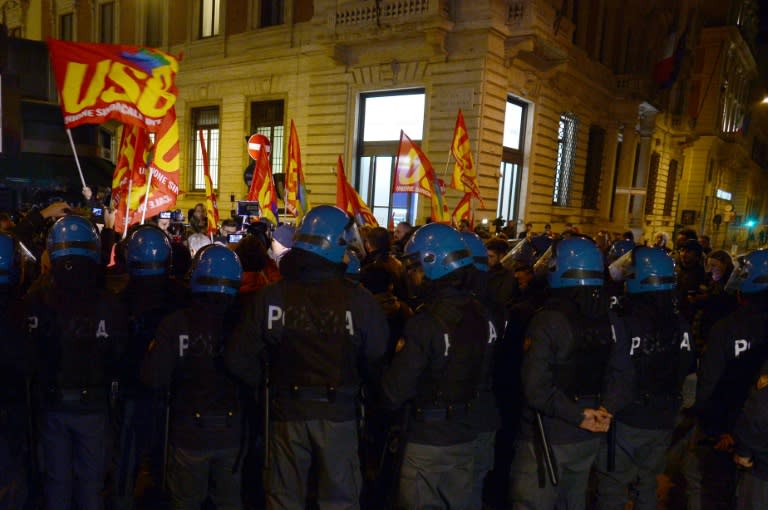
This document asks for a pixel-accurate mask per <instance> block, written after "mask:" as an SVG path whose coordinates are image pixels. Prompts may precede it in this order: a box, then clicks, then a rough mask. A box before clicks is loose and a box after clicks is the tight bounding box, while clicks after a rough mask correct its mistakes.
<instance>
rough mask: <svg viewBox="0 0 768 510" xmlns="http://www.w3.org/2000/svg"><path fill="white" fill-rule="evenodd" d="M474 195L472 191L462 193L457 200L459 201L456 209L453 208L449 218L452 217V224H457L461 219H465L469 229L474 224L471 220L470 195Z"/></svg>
mask: <svg viewBox="0 0 768 510" xmlns="http://www.w3.org/2000/svg"><path fill="white" fill-rule="evenodd" d="M473 196H474V195H473V194H472V193H464V196H463V197H462V198H461V200H459V203H458V204H456V209H454V210H453V214H451V218H453V222H454V224H456V225H457V226H458V224H459V223H461V220H467V221H468V222H469V226H470V229H471V228H472V226H473V225H474V224H475V222H474V221H473V220H474V218H473V216H474V215H473V211H472V197H473Z"/></svg>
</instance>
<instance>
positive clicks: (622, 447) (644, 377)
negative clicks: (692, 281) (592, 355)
mask: <svg viewBox="0 0 768 510" xmlns="http://www.w3.org/2000/svg"><path fill="white" fill-rule="evenodd" d="M609 269H610V274H611V276H612V278H613V279H614V281H616V283H617V284H622V285H624V284H626V292H627V295H626V296H625V298H624V299H623V301H622V306H621V307H618V308H614V309H613V310H612V314H611V316H612V320H611V323H612V326H613V328H614V332H615V334H616V335H617V337H623V338H624V339H625V340H624V341H623V342H622V344H624V345H626V344H627V343H629V345H630V350H629V355H630V358H631V359H632V372H631V373H632V377H631V380H629V381H627V385H628V386H629V387H630V388H631V391H632V401H631V402H630V403H629V404H628V405H627V406H626V407H625V408H624V409H623V410H621V411H620V412H618V413H617V414H616V417H615V420H614V424H613V427H614V434H613V437H612V438H611V439H610V441H613V444H610V445H609V444H607V443H605V444H604V445H603V448H602V449H601V455H600V458H599V460H598V463H597V473H598V480H599V486H598V504H599V508H606V509H607V508H620V507H623V506H624V504H625V503H626V501H627V489H628V487H629V486H630V485H631V486H632V488H633V490H631V491H630V495H631V499H632V501H633V503H634V507H635V508H636V509H638V510H643V509H655V508H656V505H657V501H656V477H657V476H658V475H659V474H661V472H662V470H663V469H664V464H665V455H666V452H667V448H668V447H669V443H670V438H671V432H672V430H673V428H674V426H675V419H676V417H677V414H678V411H679V409H680V406H681V403H682V397H681V394H682V385H683V381H684V380H685V377H686V376H687V375H688V374H689V373H690V372H692V371H693V370H694V368H695V366H694V360H695V352H694V346H693V339H692V337H691V334H690V331H689V329H688V325H687V323H686V322H685V321H684V320H683V319H682V317H680V314H679V313H678V312H677V309H676V307H675V304H674V287H675V270H674V262H673V260H672V258H671V257H670V256H669V255H667V253H666V252H665V251H664V250H662V249H661V248H648V247H645V246H639V247H636V248H633V249H632V250H630V251H628V252H627V253H626V254H625V255H623V256H621V257H619V258H618V259H617V260H615V261H614V262H613V263H612V264H611V266H610V267H609ZM626 339H629V342H627V340H626ZM609 459H610V460H609ZM609 466H610V469H609Z"/></svg>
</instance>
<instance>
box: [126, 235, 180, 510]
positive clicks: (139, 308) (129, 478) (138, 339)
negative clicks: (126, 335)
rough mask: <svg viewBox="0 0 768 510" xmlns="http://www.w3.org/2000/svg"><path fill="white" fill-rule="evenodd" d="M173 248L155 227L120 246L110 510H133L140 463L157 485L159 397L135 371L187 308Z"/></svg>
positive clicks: (160, 432)
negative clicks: (121, 326)
mask: <svg viewBox="0 0 768 510" xmlns="http://www.w3.org/2000/svg"><path fill="white" fill-rule="evenodd" d="M171 254H172V247H171V243H170V239H169V238H168V235H167V234H166V233H165V232H163V231H162V230H161V229H160V228H158V227H156V226H154V225H148V224H147V225H141V226H138V227H137V228H135V229H133V230H132V231H131V232H130V233H129V234H128V236H127V239H126V242H125V263H126V268H127V271H128V278H129V280H128V285H127V286H126V287H125V289H124V290H123V291H122V292H121V294H120V298H121V301H122V302H123V306H124V309H125V310H127V313H128V322H129V327H130V334H131V338H130V341H129V342H128V344H127V346H126V354H125V356H124V358H123V362H122V363H121V377H120V414H121V417H122V420H121V427H120V438H119V443H118V444H119V448H118V455H119V457H118V462H117V471H116V474H115V498H116V499H115V505H116V508H117V509H118V510H122V509H130V508H132V507H133V488H134V485H135V479H136V475H137V473H138V467H139V466H138V465H139V463H140V462H141V460H142V457H144V456H146V457H148V460H149V466H148V467H149V471H150V474H151V475H152V479H153V482H154V483H155V484H160V480H161V463H162V455H160V452H161V451H162V448H161V444H162V440H163V439H164V438H163V437H162V435H163V433H164V427H163V426H162V423H163V418H164V414H165V413H163V407H164V405H163V404H164V401H165V395H164V394H158V392H156V391H154V390H151V389H150V388H147V387H146V386H144V385H143V384H141V382H140V381H139V369H140V366H141V362H142V360H143V359H144V355H145V354H146V352H147V348H148V347H149V343H150V342H151V341H152V340H153V339H154V335H155V330H156V329H157V326H158V324H160V321H161V320H162V319H163V318H164V317H165V316H166V315H168V314H170V313H171V312H173V311H175V310H177V309H178V308H179V307H181V306H183V305H184V304H185V303H187V296H186V289H184V288H182V287H181V285H179V284H177V283H176V280H174V279H171V278H170V271H171Z"/></svg>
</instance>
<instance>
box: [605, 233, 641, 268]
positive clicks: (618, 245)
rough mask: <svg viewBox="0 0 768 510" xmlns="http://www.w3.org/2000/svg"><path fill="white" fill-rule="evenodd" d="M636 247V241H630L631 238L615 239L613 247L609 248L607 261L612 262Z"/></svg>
mask: <svg viewBox="0 0 768 510" xmlns="http://www.w3.org/2000/svg"><path fill="white" fill-rule="evenodd" d="M634 247H635V243H634V242H633V241H630V240H629V239H621V240H619V241H614V242H613V244H612V245H611V249H610V250H608V257H607V262H608V263H609V264H610V263H612V262H613V261H614V260H618V259H619V258H620V257H621V256H622V255H624V254H625V253H629V252H631V251H632V248H634Z"/></svg>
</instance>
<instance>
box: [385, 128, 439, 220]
mask: <svg viewBox="0 0 768 510" xmlns="http://www.w3.org/2000/svg"><path fill="white" fill-rule="evenodd" d="M392 191H393V192H395V193H397V192H407V193H419V194H420V195H424V196H426V197H429V198H430V199H431V202H432V221H435V222H437V223H450V221H451V215H450V213H449V212H448V206H447V205H446V204H445V197H444V196H443V190H442V189H441V185H440V182H439V180H438V179H437V176H436V175H435V170H434V168H432V163H430V162H429V159H427V156H426V154H424V152H422V150H421V149H420V148H419V147H417V146H416V145H415V144H414V143H413V142H412V141H411V139H410V138H408V135H406V134H405V132H404V131H402V130H401V131H400V145H399V147H398V149H397V160H396V161H395V176H394V182H393V184H392Z"/></svg>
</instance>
